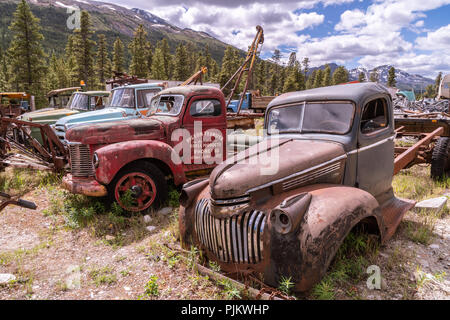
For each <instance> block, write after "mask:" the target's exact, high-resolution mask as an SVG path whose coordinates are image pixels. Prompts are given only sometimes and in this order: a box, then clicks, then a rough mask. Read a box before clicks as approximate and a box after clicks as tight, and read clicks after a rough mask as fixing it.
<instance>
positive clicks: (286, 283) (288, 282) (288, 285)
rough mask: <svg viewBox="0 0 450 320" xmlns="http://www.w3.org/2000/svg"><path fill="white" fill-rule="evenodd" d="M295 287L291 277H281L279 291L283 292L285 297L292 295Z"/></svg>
mask: <svg viewBox="0 0 450 320" xmlns="http://www.w3.org/2000/svg"><path fill="white" fill-rule="evenodd" d="M293 287H294V282H292V278H291V277H288V278H286V277H281V281H280V285H279V286H278V290H280V291H281V292H283V293H284V294H285V295H290V294H291V290H292V288H293Z"/></svg>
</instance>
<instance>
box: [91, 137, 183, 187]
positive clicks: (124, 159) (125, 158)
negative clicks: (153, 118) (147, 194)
mask: <svg viewBox="0 0 450 320" xmlns="http://www.w3.org/2000/svg"><path fill="white" fill-rule="evenodd" d="M172 151H173V148H172V147H171V146H169V145H168V144H167V143H164V142H161V141H156V140H134V141H127V142H120V143H114V144H110V145H107V146H105V147H102V148H99V149H97V150H96V151H95V152H96V153H97V156H98V160H99V165H98V168H97V169H96V171H95V175H96V178H97V180H98V181H99V182H101V183H102V184H105V185H107V184H109V183H110V182H111V181H112V180H113V179H114V177H115V176H116V174H117V173H118V172H119V170H120V169H122V168H123V167H124V166H126V165H127V164H129V163H131V162H133V161H136V160H141V159H142V160H143V159H156V160H159V161H162V162H164V163H165V164H167V166H168V167H169V168H170V170H171V172H172V175H173V178H174V183H175V184H176V185H178V184H181V183H183V182H185V181H186V176H185V174H184V170H183V164H182V162H181V160H179V159H178V160H179V161H177V163H174V162H173V161H172V158H171V156H172Z"/></svg>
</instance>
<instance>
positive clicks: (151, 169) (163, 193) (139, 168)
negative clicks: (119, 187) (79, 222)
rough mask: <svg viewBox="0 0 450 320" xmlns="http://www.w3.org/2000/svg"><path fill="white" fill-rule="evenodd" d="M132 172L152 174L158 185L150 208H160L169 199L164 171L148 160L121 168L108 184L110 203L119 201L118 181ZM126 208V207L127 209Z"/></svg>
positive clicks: (151, 176)
mask: <svg viewBox="0 0 450 320" xmlns="http://www.w3.org/2000/svg"><path fill="white" fill-rule="evenodd" d="M132 172H142V173H145V174H147V175H148V176H150V178H151V179H153V182H154V183H155V185H156V190H157V191H156V197H155V200H154V201H153V203H152V204H151V206H150V207H149V208H148V209H150V208H159V207H160V206H161V205H163V204H164V203H165V202H166V201H167V199H168V194H169V191H168V186H167V181H166V178H165V176H164V174H163V173H162V171H161V170H160V169H159V168H158V167H157V166H156V165H154V164H153V163H150V162H147V161H138V162H135V163H133V164H132V165H129V166H126V167H125V168H123V169H121V170H120V171H119V173H118V174H116V176H115V177H114V179H113V180H112V181H111V183H110V184H109V185H108V197H109V200H110V203H113V202H117V201H116V199H115V191H114V190H115V187H116V184H117V182H118V181H119V180H120V179H121V178H122V177H123V176H124V175H127V174H129V173H132ZM148 209H144V210H143V211H141V212H144V211H146V210H148ZM125 210H126V209H125Z"/></svg>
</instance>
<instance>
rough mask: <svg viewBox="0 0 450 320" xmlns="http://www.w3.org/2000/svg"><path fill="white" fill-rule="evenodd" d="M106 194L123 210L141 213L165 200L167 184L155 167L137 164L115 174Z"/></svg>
mask: <svg viewBox="0 0 450 320" xmlns="http://www.w3.org/2000/svg"><path fill="white" fill-rule="evenodd" d="M108 193H109V194H110V196H112V197H113V200H115V201H116V202H117V203H118V204H119V205H120V206H121V207H122V208H123V209H125V210H127V211H131V212H141V211H144V210H147V209H148V208H150V207H158V206H159V205H161V204H162V203H163V202H164V201H165V200H166V199H167V182H166V180H165V177H164V174H163V173H162V172H161V170H160V169H159V168H158V167H157V166H155V165H153V164H152V163H146V162H137V163H135V164H132V165H129V166H128V167H126V168H124V169H122V170H121V171H120V172H119V173H118V174H117V176H116V177H115V178H114V180H113V181H112V182H111V184H110V186H109V192H108Z"/></svg>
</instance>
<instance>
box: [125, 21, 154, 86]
mask: <svg viewBox="0 0 450 320" xmlns="http://www.w3.org/2000/svg"><path fill="white" fill-rule="evenodd" d="M128 49H130V53H131V65H130V73H131V74H132V75H135V76H137V77H139V78H145V77H147V75H148V70H149V66H148V53H149V51H151V47H150V42H149V41H148V40H147V31H145V29H144V26H143V25H142V24H140V25H139V26H138V27H137V28H136V30H135V31H134V37H133V41H131V43H130V44H129V45H128Z"/></svg>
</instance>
